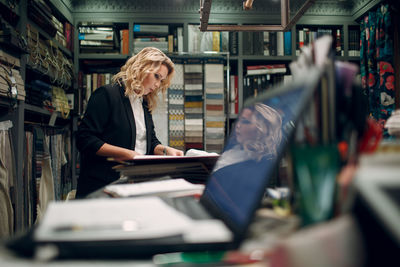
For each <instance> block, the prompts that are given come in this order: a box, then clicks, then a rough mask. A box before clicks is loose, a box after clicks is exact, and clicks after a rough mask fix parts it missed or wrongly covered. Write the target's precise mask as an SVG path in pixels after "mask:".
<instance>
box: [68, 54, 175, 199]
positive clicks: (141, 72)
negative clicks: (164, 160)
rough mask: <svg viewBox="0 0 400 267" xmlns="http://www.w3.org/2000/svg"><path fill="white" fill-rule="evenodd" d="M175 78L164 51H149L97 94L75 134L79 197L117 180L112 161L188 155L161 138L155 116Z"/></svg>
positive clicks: (95, 93)
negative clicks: (79, 154)
mask: <svg viewBox="0 0 400 267" xmlns="http://www.w3.org/2000/svg"><path fill="white" fill-rule="evenodd" d="M173 74H174V64H173V63H172V61H171V59H170V58H168V57H167V56H166V55H165V54H164V53H163V52H161V51H160V50H159V49H157V48H154V47H147V48H144V49H143V50H141V51H140V52H139V53H138V54H137V55H135V56H133V57H131V58H130V59H128V60H127V62H126V63H125V65H124V66H122V67H121V70H120V72H119V73H117V74H116V75H115V76H114V77H113V79H112V81H113V83H112V84H109V85H105V86H102V87H99V88H98V89H96V90H95V91H94V92H93V94H92V95H91V97H90V100H89V102H88V105H87V108H86V112H85V115H84V117H83V119H82V122H81V124H80V125H79V127H78V131H77V136H76V144H77V147H78V149H79V151H80V152H81V165H80V175H79V179H78V186H77V198H82V197H84V196H86V195H87V194H89V193H91V192H93V191H95V190H97V189H99V188H101V187H103V186H105V185H107V184H109V183H111V182H113V181H115V180H117V179H118V173H117V172H115V171H114V170H113V169H112V166H113V165H114V164H113V163H112V162H110V161H107V158H109V157H112V158H114V159H115V160H131V159H133V158H134V157H135V156H136V155H143V154H154V155H172V156H183V151H181V150H177V149H174V148H172V147H168V146H164V145H162V144H161V142H160V141H159V140H158V139H157V137H156V134H155V132H154V124H153V119H152V115H151V112H152V111H153V110H154V109H155V108H156V107H157V99H158V96H157V95H158V93H159V92H162V93H163V94H164V93H165V91H166V90H167V88H168V87H169V85H170V82H171V79H172V76H173Z"/></svg>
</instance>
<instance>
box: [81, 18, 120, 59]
mask: <svg viewBox="0 0 400 267" xmlns="http://www.w3.org/2000/svg"><path fill="white" fill-rule="evenodd" d="M78 38H79V46H80V52H81V53H113V52H117V53H119V44H120V42H119V41H118V40H117V38H116V35H115V31H114V27H113V25H112V24H103V25H101V24H100V25H99V23H83V24H82V25H81V26H79V34H78Z"/></svg>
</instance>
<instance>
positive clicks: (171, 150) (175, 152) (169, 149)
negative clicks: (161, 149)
mask: <svg viewBox="0 0 400 267" xmlns="http://www.w3.org/2000/svg"><path fill="white" fill-rule="evenodd" d="M165 148H166V152H167V156H183V151H182V150H179V149H176V148H173V147H169V146H167V147H165Z"/></svg>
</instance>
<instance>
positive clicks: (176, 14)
mask: <svg viewBox="0 0 400 267" xmlns="http://www.w3.org/2000/svg"><path fill="white" fill-rule="evenodd" d="M48 2H49V3H50V4H51V5H52V8H53V11H54V13H55V15H56V16H57V17H58V18H62V20H64V21H69V22H70V23H71V24H72V25H73V26H74V27H75V31H74V36H73V40H74V43H73V51H70V50H69V49H67V48H65V47H64V46H63V45H62V44H60V43H59V42H58V41H57V40H55V39H54V38H52V37H51V36H50V35H49V34H48V33H47V32H46V31H44V30H43V29H41V28H40V27H39V26H38V25H36V23H35V22H33V21H32V20H31V19H30V18H28V15H27V13H28V0H21V1H19V4H18V8H17V10H16V14H17V15H18V16H19V20H18V26H16V28H17V29H18V30H19V32H20V33H21V34H22V35H23V36H26V33H27V30H26V25H27V24H30V25H32V27H35V28H36V29H37V30H38V31H39V35H40V36H42V37H43V38H44V39H46V40H52V42H53V44H54V46H55V47H56V48H57V49H59V50H60V51H61V52H62V54H63V55H64V56H65V57H67V58H69V59H72V60H73V62H72V63H73V73H74V76H75V77H74V78H73V79H72V80H71V84H68V85H66V87H68V88H69V90H70V92H71V93H74V94H75V95H76V97H75V105H76V106H77V104H78V99H79V98H78V95H79V90H80V88H79V77H78V74H79V72H80V71H82V70H84V71H86V70H87V68H91V67H90V66H88V64H87V62H88V61H91V62H92V63H94V64H96V62H98V63H100V64H101V62H105V61H108V62H113V64H114V65H113V67H115V68H116V67H118V66H121V65H122V64H123V63H124V62H125V61H126V60H127V59H128V58H129V56H128V55H131V54H132V52H133V51H134V46H133V45H134V38H135V34H134V31H133V29H134V25H135V24H157V25H159V24H164V25H169V33H168V34H169V35H171V34H172V35H174V32H175V30H176V29H177V28H179V27H181V28H182V32H183V40H182V44H183V48H182V49H183V53H181V54H177V53H167V54H168V55H169V56H170V57H171V58H172V59H173V60H174V59H176V60H183V59H185V58H197V57H200V58H204V55H200V54H198V55H193V54H189V53H188V51H189V44H190V42H191V40H189V39H188V36H189V25H193V24H196V25H198V24H199V14H198V12H197V10H195V9H194V8H191V5H194V4H186V5H189V7H186V6H185V5H184V4H182V5H181V4H177V5H176V7H175V6H174V7H168V8H167V9H166V8H165V5H167V4H165V3H160V6H159V7H153V6H150V4H147V3H144V4H143V6H135V4H133V3H126V4H120V3H119V2H117V1H115V5H108V4H107V5H106V4H104V3H100V4H99V6H97V7H93V9H96V10H95V11H93V10H91V9H90V8H86V9H84V8H82V5H83V4H81V3H72V4H71V3H68V2H67V1H63V0H48ZM372 2H373V3H372V4H368V6H371V5H373V4H376V3H378V2H379V1H372ZM1 3H3V4H6V1H5V0H1ZM87 3H90V1H88V2H87ZM71 5H79V7H80V10H74V9H73V8H72V9H71ZM121 5H125V6H126V7H127V8H126V9H121ZM107 8H110V10H107ZM140 8H142V9H140ZM146 8H149V9H150V8H154V9H155V10H151V11H149V10H146ZM367 8H368V7H367ZM97 9H98V10H97ZM163 9H166V10H165V12H164V10H163ZM221 10H222V11H220V13H221V14H220V15H221V16H219V17H214V18H210V24H213V23H215V24H218V23H226V21H235V22H236V23H237V24H246V23H249V24H250V23H253V24H256V23H264V22H265V21H264V20H265V16H263V15H260V14H259V13H256V14H255V15H254V16H251V17H250V18H249V16H246V15H239V16H236V14H229V12H230V11H234V12H235V11H237V10H235V9H234V8H232V7H224V8H221ZM224 10H227V11H224ZM363 10H364V9H360V11H359V12H355V13H354V15H348V14H346V15H344V16H337V15H332V16H329V15H308V14H307V13H306V14H305V15H304V16H303V17H302V18H301V19H300V20H299V21H298V24H297V25H294V26H293V28H292V29H291V55H286V56H264V55H246V53H245V52H244V51H243V49H244V41H245V40H244V38H245V37H244V33H243V32H238V35H237V41H238V44H237V46H236V48H237V54H235V55H232V54H224V55H222V54H223V53H222V54H221V55H222V57H224V58H226V62H227V63H226V65H227V66H228V68H227V70H226V73H227V79H226V84H225V86H226V88H227V91H226V94H227V96H228V95H229V83H230V79H229V78H228V77H229V75H237V77H238V98H239V103H238V106H239V110H240V109H241V108H242V105H243V101H244V99H243V96H244V95H246V92H244V90H245V89H244V86H243V81H244V79H245V78H246V68H247V66H251V65H260V64H263V65H266V64H277V63H283V64H285V65H286V66H287V65H288V64H289V63H290V62H291V61H293V60H295V59H296V33H297V27H299V26H300V25H301V26H310V27H317V25H320V24H321V21H323V22H324V27H327V28H331V27H332V28H334V27H339V28H340V29H341V33H342V41H343V56H338V57H337V58H338V59H339V60H343V61H352V62H357V61H359V57H357V56H353V55H350V54H349V50H350V47H349V42H350V40H349V32H350V31H352V30H356V29H357V28H358V24H357V23H356V22H355V18H354V17H355V16H360V14H361V13H360V12H365V10H367V9H365V10H364V11H363ZM75 11H77V12H75ZM357 14H359V15H357ZM149 17H150V18H151V19H149ZM84 21H94V22H113V23H114V24H115V25H116V27H117V28H118V29H125V30H128V32H129V33H130V34H129V37H128V54H121V53H114V54H107V53H96V54H94V53H81V52H80V51H79V39H78V26H79V25H80V23H81V22H84ZM5 49H10V48H5ZM10 50H14V49H10ZM20 52H21V51H13V53H14V54H18V53H20ZM221 55H220V56H221ZM20 73H21V76H22V77H23V78H24V80H25V79H26V78H29V77H32V76H37V77H46V78H45V79H50V78H49V77H47V76H48V75H47V74H46V73H47V71H46V69H41V68H39V67H35V68H32V67H30V66H29V65H28V64H27V56H21V68H20ZM9 106H10V105H9V100H7V99H6V98H4V97H0V118H1V119H10V120H12V121H13V125H14V126H13V128H12V133H13V138H14V141H13V144H14V149H15V159H16V161H15V162H16V164H17V166H16V176H17V183H16V186H17V188H16V192H20V191H23V190H24V182H23V178H22V177H23V175H24V174H23V173H22V169H23V168H22V162H23V154H24V144H23V142H22V140H24V138H25V137H24V120H25V118H26V117H27V116H34V117H35V116H36V117H39V118H40V120H41V121H43V122H44V121H49V120H50V117H51V113H50V112H49V111H48V110H46V109H44V108H39V107H36V106H33V105H31V104H27V103H26V102H25V101H17V104H16V106H15V107H14V109H11V108H10V107H9ZM229 109H230V107H229V105H228V106H225V110H226V115H227V124H226V125H227V127H226V131H227V133H229V132H230V130H231V123H233V122H234V120H235V119H236V118H237V115H236V114H231V113H230V112H229ZM82 112H83V109H78V108H75V110H74V111H72V112H71V115H70V117H69V118H68V119H67V120H65V119H63V118H62V117H61V116H58V117H57V120H56V122H57V123H60V124H62V125H69V127H70V129H71V131H72V132H75V131H76V130H77V124H78V120H79V117H80V116H81V115H82ZM32 114H36V115H32ZM74 142H75V140H74V137H73V135H72V144H74ZM71 149H72V155H73V158H72V165H73V166H75V165H76V158H75V156H76V155H77V151H76V149H75V146H74V145H73V146H72V148H71ZM72 177H73V181H74V183H73V186H76V179H77V174H76V173H75V171H74V170H73V173H72ZM14 201H15V205H16V207H21V205H22V203H23V202H24V201H25V200H24V196H23V195H21V194H15V199H14ZM23 216H24V215H23V211H22V209H16V219H17V220H16V223H17V224H16V228H17V229H18V230H21V229H23V228H24V227H25V226H24V223H23V220H22V219H23Z"/></svg>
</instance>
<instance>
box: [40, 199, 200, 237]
mask: <svg viewBox="0 0 400 267" xmlns="http://www.w3.org/2000/svg"><path fill="white" fill-rule="evenodd" d="M192 222H193V221H192V219H190V218H189V217H187V216H186V215H184V214H182V213H180V212H178V211H176V210H175V209H173V208H172V207H170V206H169V205H168V204H166V203H165V202H163V201H162V200H161V199H159V198H157V197H141V198H109V199H87V200H74V201H68V202H51V203H50V205H49V206H48V209H47V210H46V213H45V215H44V217H43V219H42V221H41V222H40V223H39V225H38V228H37V229H36V231H35V233H34V238H35V240H36V241H106V240H130V239H150V238H159V237H168V236H174V235H180V234H183V233H184V232H186V231H188V230H189V229H190V227H191V225H192Z"/></svg>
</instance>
